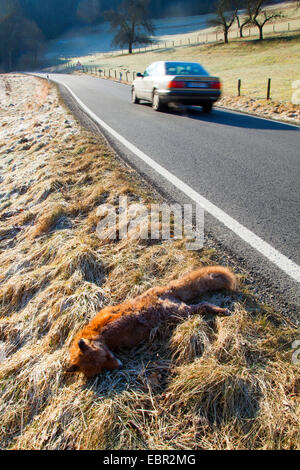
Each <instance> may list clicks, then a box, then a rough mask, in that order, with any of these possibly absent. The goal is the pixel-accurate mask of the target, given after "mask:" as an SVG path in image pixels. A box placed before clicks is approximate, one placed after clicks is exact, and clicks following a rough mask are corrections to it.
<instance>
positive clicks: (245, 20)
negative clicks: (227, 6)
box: [235, 0, 251, 38]
mask: <svg viewBox="0 0 300 470" xmlns="http://www.w3.org/2000/svg"><path fill="white" fill-rule="evenodd" d="M249 2H251V0H241V1H240V2H239V8H241V7H244V6H245V5H244V4H245V3H246V11H248V4H249ZM235 17H236V21H237V24H238V28H239V32H240V38H243V37H244V33H243V30H244V28H245V26H247V25H248V24H250V22H251V19H250V18H249V16H242V17H241V16H240V15H239V12H238V11H237V13H236V15H235Z"/></svg>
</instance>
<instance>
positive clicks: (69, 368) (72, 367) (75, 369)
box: [66, 364, 79, 373]
mask: <svg viewBox="0 0 300 470" xmlns="http://www.w3.org/2000/svg"><path fill="white" fill-rule="evenodd" d="M78 370H79V367H78V366H76V365H75V364H74V365H73V366H70V367H68V369H66V372H68V373H71V372H77V371H78Z"/></svg>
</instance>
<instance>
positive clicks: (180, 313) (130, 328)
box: [67, 266, 236, 378]
mask: <svg viewBox="0 0 300 470" xmlns="http://www.w3.org/2000/svg"><path fill="white" fill-rule="evenodd" d="M235 288H236V278H235V275H234V274H233V273H232V272H231V271H230V270H229V269H228V268H225V267H222V266H209V267H204V268H200V269H197V270H195V271H192V272H191V273H189V274H187V275H186V276H184V277H182V278H181V279H178V280H176V281H172V282H170V283H169V284H168V285H166V286H162V287H154V288H151V289H149V290H147V291H146V292H145V293H144V294H142V295H139V296H138V297H136V298H135V299H132V300H128V301H126V302H124V303H122V304H119V305H116V306H110V307H106V308H104V309H102V310H100V312H99V313H98V314H97V315H96V316H95V317H94V318H93V319H92V320H91V321H90V323H89V324H88V325H87V326H85V327H84V328H83V329H82V330H81V331H80V332H79V333H78V334H77V335H76V336H75V338H74V340H73V342H72V345H71V347H70V367H69V369H68V370H67V371H68V372H76V371H80V372H83V373H84V374H85V376H86V377H88V378H89V377H93V376H94V375H96V374H98V373H99V372H101V371H102V370H104V369H108V370H113V369H117V368H119V367H120V366H121V365H122V364H121V362H120V361H119V360H118V359H117V358H116V357H115V356H114V354H113V353H112V351H115V350H117V349H120V348H132V347H134V346H137V345H138V344H140V343H142V342H144V341H146V340H147V339H149V337H150V335H151V331H152V330H153V328H156V327H157V326H159V324H160V323H161V322H162V321H165V320H167V321H171V322H179V321H181V320H184V319H186V318H188V317H189V316H190V315H192V314H197V313H198V314H199V313H200V314H201V313H202V314H203V313H206V312H209V313H213V314H215V315H229V314H230V312H229V311H228V310H227V309H223V308H220V307H216V306H215V305H211V304H208V303H198V304H193V305H189V304H188V303H189V302H191V301H193V300H196V299H197V298H199V296H201V295H202V294H204V293H206V292H209V291H215V290H220V289H228V290H233V289H235Z"/></svg>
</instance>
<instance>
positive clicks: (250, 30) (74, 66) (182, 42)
mask: <svg viewBox="0 0 300 470" xmlns="http://www.w3.org/2000/svg"><path fill="white" fill-rule="evenodd" d="M299 26H300V17H299V18H294V19H290V20H289V21H280V22H278V21H277V22H276V23H273V24H266V26H265V27H264V34H270V33H271V34H272V35H274V36H276V35H277V34H280V33H286V32H297V31H300V28H299ZM243 32H244V39H246V38H249V37H252V38H254V37H258V28H256V27H253V26H252V27H250V26H249V27H245V28H244V30H243ZM236 38H240V31H239V29H236V30H231V31H230V32H229V40H230V39H236ZM242 39H243V38H241V40H242ZM222 41H223V33H222V31H216V30H215V31H212V32H206V33H201V34H197V35H193V36H191V37H186V38H180V39H177V40H175V39H174V40H171V41H170V40H168V41H167V40H166V41H160V42H159V43H157V44H151V45H150V46H145V47H137V48H135V49H134V50H133V54H140V53H145V52H150V51H163V50H169V49H170V48H178V47H184V46H197V45H203V44H212V43H216V42H222ZM121 55H128V51H125V50H122V51H111V52H109V53H102V54H99V55H98V57H99V64H98V65H81V64H79V63H78V62H77V63H74V62H72V61H69V62H68V63H67V64H61V65H59V66H57V67H51V68H49V69H46V70H47V71H49V72H58V73H74V72H77V73H85V74H90V75H93V76H97V77H99V78H104V79H113V80H117V81H120V82H123V83H131V82H132V81H133V80H135V78H136V74H137V72H136V71H135V70H129V69H126V67H124V66H116V67H112V66H108V65H105V59H107V58H112V57H116V56H121ZM101 59H103V63H102V64H101V62H102V60H101ZM240 88H241V84H239V83H238V84H237V90H238V95H239V94H240Z"/></svg>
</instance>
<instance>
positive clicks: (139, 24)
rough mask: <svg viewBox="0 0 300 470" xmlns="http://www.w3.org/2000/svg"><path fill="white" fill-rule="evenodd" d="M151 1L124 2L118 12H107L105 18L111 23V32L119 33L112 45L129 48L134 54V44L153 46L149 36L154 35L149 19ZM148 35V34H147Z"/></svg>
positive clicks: (126, 0) (130, 52) (135, 0)
mask: <svg viewBox="0 0 300 470" xmlns="http://www.w3.org/2000/svg"><path fill="white" fill-rule="evenodd" d="M148 5H149V0H124V1H123V2H122V3H121V5H120V7H119V9H118V11H113V10H110V11H107V12H105V13H104V18H105V19H106V20H107V21H109V22H110V26H111V30H112V31H113V32H115V31H117V32H116V34H115V36H114V39H113V42H112V44H113V45H115V46H120V47H123V46H125V45H126V46H128V52H129V54H132V48H133V45H134V44H152V43H153V40H152V39H151V38H150V37H149V34H154V26H153V24H152V22H151V21H150V19H149V13H148ZM147 33H148V34H147Z"/></svg>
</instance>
